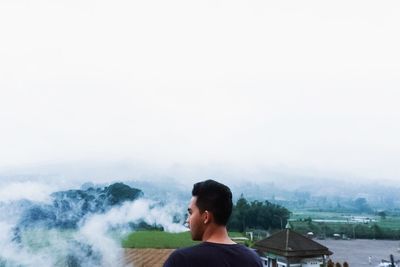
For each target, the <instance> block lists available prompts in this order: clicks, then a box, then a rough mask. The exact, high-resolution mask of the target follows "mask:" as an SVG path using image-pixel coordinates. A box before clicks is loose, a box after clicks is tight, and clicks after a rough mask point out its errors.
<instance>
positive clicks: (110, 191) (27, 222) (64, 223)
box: [17, 183, 143, 229]
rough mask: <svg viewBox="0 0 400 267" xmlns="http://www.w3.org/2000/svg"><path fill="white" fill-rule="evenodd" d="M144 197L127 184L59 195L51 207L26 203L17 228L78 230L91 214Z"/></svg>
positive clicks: (52, 195)
mask: <svg viewBox="0 0 400 267" xmlns="http://www.w3.org/2000/svg"><path fill="white" fill-rule="evenodd" d="M142 196H143V192H142V191H141V190H140V189H137V188H132V187H130V186H128V185H126V184H123V183H114V184H111V185H109V186H105V187H101V188H96V187H88V188H86V189H77V190H67V191H60V192H55V193H53V194H51V198H52V203H51V204H39V203H33V202H29V201H24V206H25V209H24V211H23V212H22V215H21V219H20V221H19V223H18V226H17V228H27V227H33V226H42V227H47V228H54V227H55V228H63V229H71V228H76V227H77V224H78V222H79V221H80V220H81V219H82V218H84V217H85V216H87V215H88V214H93V213H104V212H106V211H108V210H109V209H111V208H112V207H114V206H117V205H121V204H122V203H124V202H125V201H133V200H136V199H138V198H140V197H142Z"/></svg>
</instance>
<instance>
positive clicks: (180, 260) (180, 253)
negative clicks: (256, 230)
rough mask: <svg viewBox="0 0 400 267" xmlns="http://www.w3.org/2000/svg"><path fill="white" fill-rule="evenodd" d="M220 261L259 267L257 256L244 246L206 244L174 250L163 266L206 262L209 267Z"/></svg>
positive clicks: (259, 261)
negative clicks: (244, 263)
mask: <svg viewBox="0 0 400 267" xmlns="http://www.w3.org/2000/svg"><path fill="white" fill-rule="evenodd" d="M205 256H206V257H205ZM220 261H223V262H233V263H240V262H246V263H247V262H249V263H250V262H252V265H251V266H261V259H260V258H259V256H258V255H257V254H256V253H255V252H254V251H252V250H251V249H249V248H247V247H245V246H242V245H238V244H234V245H227V244H216V243H208V242H203V243H200V244H198V245H195V246H192V247H188V248H182V249H177V250H175V251H174V252H173V253H172V254H171V255H170V257H169V258H168V260H167V262H166V264H165V265H164V266H167V267H168V266H188V265H187V264H193V263H194V262H196V263H199V264H200V262H207V263H209V264H208V265H209V266H214V265H212V264H213V263H215V262H220ZM210 264H211V265H210ZM242 265H243V264H242ZM196 266H197V265H196ZM229 266H240V264H239V265H238V264H232V265H229ZM248 266H250V265H248Z"/></svg>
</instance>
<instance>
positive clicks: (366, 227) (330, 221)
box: [290, 211, 400, 240]
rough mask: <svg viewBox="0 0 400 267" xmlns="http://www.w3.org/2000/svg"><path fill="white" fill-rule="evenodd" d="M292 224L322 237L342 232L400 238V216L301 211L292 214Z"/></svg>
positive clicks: (383, 237)
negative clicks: (384, 216)
mask: <svg viewBox="0 0 400 267" xmlns="http://www.w3.org/2000/svg"><path fill="white" fill-rule="evenodd" d="M290 225H291V226H292V228H293V229H294V230H296V231H297V232H300V233H303V234H305V233H307V232H313V233H314V234H315V235H316V236H318V237H321V238H331V237H333V234H340V235H342V236H343V235H344V236H345V237H347V238H364V239H395V240H398V239H400V217H399V216H387V217H386V218H381V217H380V216H376V215H371V214H347V213H334V212H308V211H301V212H294V213H293V214H292V216H291V219H290Z"/></svg>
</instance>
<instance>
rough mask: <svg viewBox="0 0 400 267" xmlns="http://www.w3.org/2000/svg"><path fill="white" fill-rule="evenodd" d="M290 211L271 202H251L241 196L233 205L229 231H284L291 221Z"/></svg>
mask: <svg viewBox="0 0 400 267" xmlns="http://www.w3.org/2000/svg"><path fill="white" fill-rule="evenodd" d="M289 216H290V211H289V210H288V209H286V208H285V207H283V206H280V205H278V204H273V203H271V202H269V201H258V200H254V201H251V202H249V201H248V200H247V199H245V198H244V197H243V195H241V197H240V198H239V199H238V200H237V202H236V204H234V205H233V210H232V215H231V218H230V221H229V223H228V229H229V231H239V232H244V231H246V230H248V229H263V230H270V229H282V228H284V227H285V225H286V223H287V220H288V219H289Z"/></svg>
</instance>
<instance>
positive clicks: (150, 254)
mask: <svg viewBox="0 0 400 267" xmlns="http://www.w3.org/2000/svg"><path fill="white" fill-rule="evenodd" d="M173 251H174V249H154V248H146V249H135V248H129V249H125V266H132V265H133V266H135V267H162V266H163V264H164V262H165V261H166V260H167V258H168V256H169V255H170V254H171V253H172V252H173Z"/></svg>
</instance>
